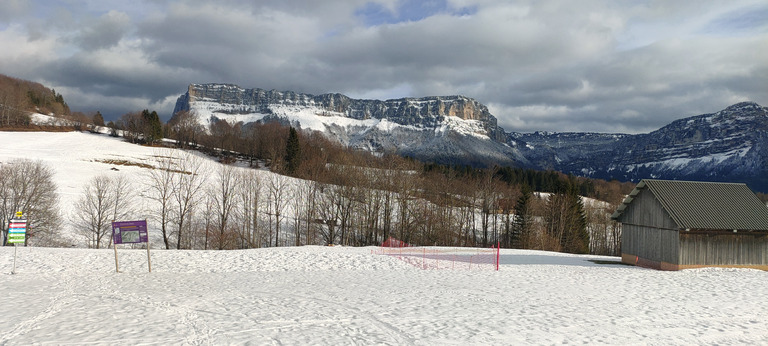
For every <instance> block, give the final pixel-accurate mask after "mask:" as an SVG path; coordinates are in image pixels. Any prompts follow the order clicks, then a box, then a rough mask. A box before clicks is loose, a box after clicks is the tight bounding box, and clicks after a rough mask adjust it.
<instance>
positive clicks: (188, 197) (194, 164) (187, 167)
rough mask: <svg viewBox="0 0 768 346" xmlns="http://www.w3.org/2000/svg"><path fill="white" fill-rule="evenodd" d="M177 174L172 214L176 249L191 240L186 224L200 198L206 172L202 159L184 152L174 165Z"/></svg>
mask: <svg viewBox="0 0 768 346" xmlns="http://www.w3.org/2000/svg"><path fill="white" fill-rule="evenodd" d="M176 169H177V171H178V172H177V175H176V177H175V179H174V186H175V187H174V188H173V191H174V193H173V199H174V206H175V208H176V209H175V210H174V215H173V220H174V222H175V223H176V249H182V248H183V247H184V244H187V243H190V246H191V242H190V240H189V239H187V235H188V232H187V231H188V228H189V227H188V226H189V224H191V222H189V221H191V220H190V219H191V216H192V215H193V214H194V212H195V205H196V204H197V202H198V201H199V200H200V198H201V197H202V196H201V193H202V192H203V187H204V186H205V181H206V177H207V173H206V172H205V169H204V166H203V160H202V159H201V158H200V157H199V156H197V155H194V154H190V153H187V152H184V153H183V154H181V155H180V156H179V158H178V163H177V166H176Z"/></svg>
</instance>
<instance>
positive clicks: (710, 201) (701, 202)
mask: <svg viewBox="0 0 768 346" xmlns="http://www.w3.org/2000/svg"><path fill="white" fill-rule="evenodd" d="M643 189H648V190H649V191H650V192H651V193H652V194H653V195H654V196H655V197H656V199H657V200H658V201H659V203H661V205H662V207H663V208H664V210H666V212H667V213H669V215H670V217H672V220H674V221H675V223H676V224H677V226H678V227H679V228H681V229H718V230H761V231H765V230H768V207H766V205H765V204H763V202H761V201H760V199H758V198H757V196H756V195H755V194H754V193H753V192H752V190H750V189H749V187H747V185H745V184H736V183H710V182H695V181H672V180H652V179H643V180H642V181H640V183H638V184H637V186H636V187H635V189H634V190H632V192H631V193H630V194H629V196H627V198H626V199H624V202H622V204H621V205H620V206H619V208H618V209H616V212H614V213H613V215H611V218H613V219H614V220H616V219H618V218H619V217H620V216H621V214H622V213H623V212H624V210H625V209H626V208H627V206H629V205H630V203H632V200H633V199H634V197H635V196H637V194H638V193H640V191H642V190H643Z"/></svg>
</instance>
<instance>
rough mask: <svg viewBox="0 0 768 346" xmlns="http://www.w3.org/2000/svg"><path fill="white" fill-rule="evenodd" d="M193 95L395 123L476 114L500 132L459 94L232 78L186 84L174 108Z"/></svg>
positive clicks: (494, 133) (265, 108) (431, 122)
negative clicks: (371, 96) (350, 93)
mask: <svg viewBox="0 0 768 346" xmlns="http://www.w3.org/2000/svg"><path fill="white" fill-rule="evenodd" d="M197 101H210V102H216V103H218V104H220V105H224V107H222V109H220V110H219V112H220V113H225V114H251V113H261V114H275V113H279V111H276V110H275V108H277V107H275V106H283V107H285V106H288V107H311V108H315V109H318V110H319V111H320V112H319V114H317V115H321V116H323V115H326V116H327V115H343V116H344V117H346V118H350V119H357V120H366V119H387V120H388V121H391V122H394V123H397V124H400V125H424V126H438V125H439V124H440V123H442V122H443V120H444V118H445V117H456V118H459V119H461V120H476V121H479V122H481V123H482V124H483V128H484V130H485V131H487V134H488V135H489V137H491V138H493V139H495V140H502V139H503V138H504V135H503V130H501V129H499V127H498V125H497V121H496V118H495V117H494V116H493V115H491V113H490V112H489V111H488V107H486V106H485V105H483V104H481V103H479V102H477V101H476V100H474V99H471V98H468V97H465V96H433V97H422V98H401V99H393V100H386V101H381V100H358V99H352V98H349V97H347V96H345V95H342V94H338V93H336V94H323V95H317V96H315V95H310V94H301V93H295V92H292V91H276V90H263V89H243V88H241V87H239V86H237V85H233V84H191V85H190V86H189V89H188V90H187V93H186V94H184V95H182V96H181V97H179V99H178V100H177V101H176V108H175V109H174V113H176V112H177V111H180V110H190V105H191V104H193V103H195V102H197Z"/></svg>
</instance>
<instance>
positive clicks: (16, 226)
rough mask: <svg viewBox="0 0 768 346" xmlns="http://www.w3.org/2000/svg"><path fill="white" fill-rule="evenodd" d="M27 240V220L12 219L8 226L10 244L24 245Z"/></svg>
mask: <svg viewBox="0 0 768 346" xmlns="http://www.w3.org/2000/svg"><path fill="white" fill-rule="evenodd" d="M26 238H27V220H19V219H11V222H10V223H9V224H8V244H19V243H21V244H23V243H24V242H25V241H26Z"/></svg>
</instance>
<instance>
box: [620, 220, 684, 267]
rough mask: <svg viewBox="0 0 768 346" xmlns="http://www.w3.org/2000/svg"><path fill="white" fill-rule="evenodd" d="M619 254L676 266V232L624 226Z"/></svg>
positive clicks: (677, 254)
mask: <svg viewBox="0 0 768 346" xmlns="http://www.w3.org/2000/svg"><path fill="white" fill-rule="evenodd" d="M621 236H622V240H621V252H622V253H626V254H632V255H635V256H639V257H640V258H644V259H647V260H651V261H655V262H667V263H672V264H678V262H679V259H680V255H679V247H678V243H679V238H678V232H677V231H673V230H666V229H657V228H648V227H643V226H637V225H627V224H624V225H623V228H622V234H621Z"/></svg>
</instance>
